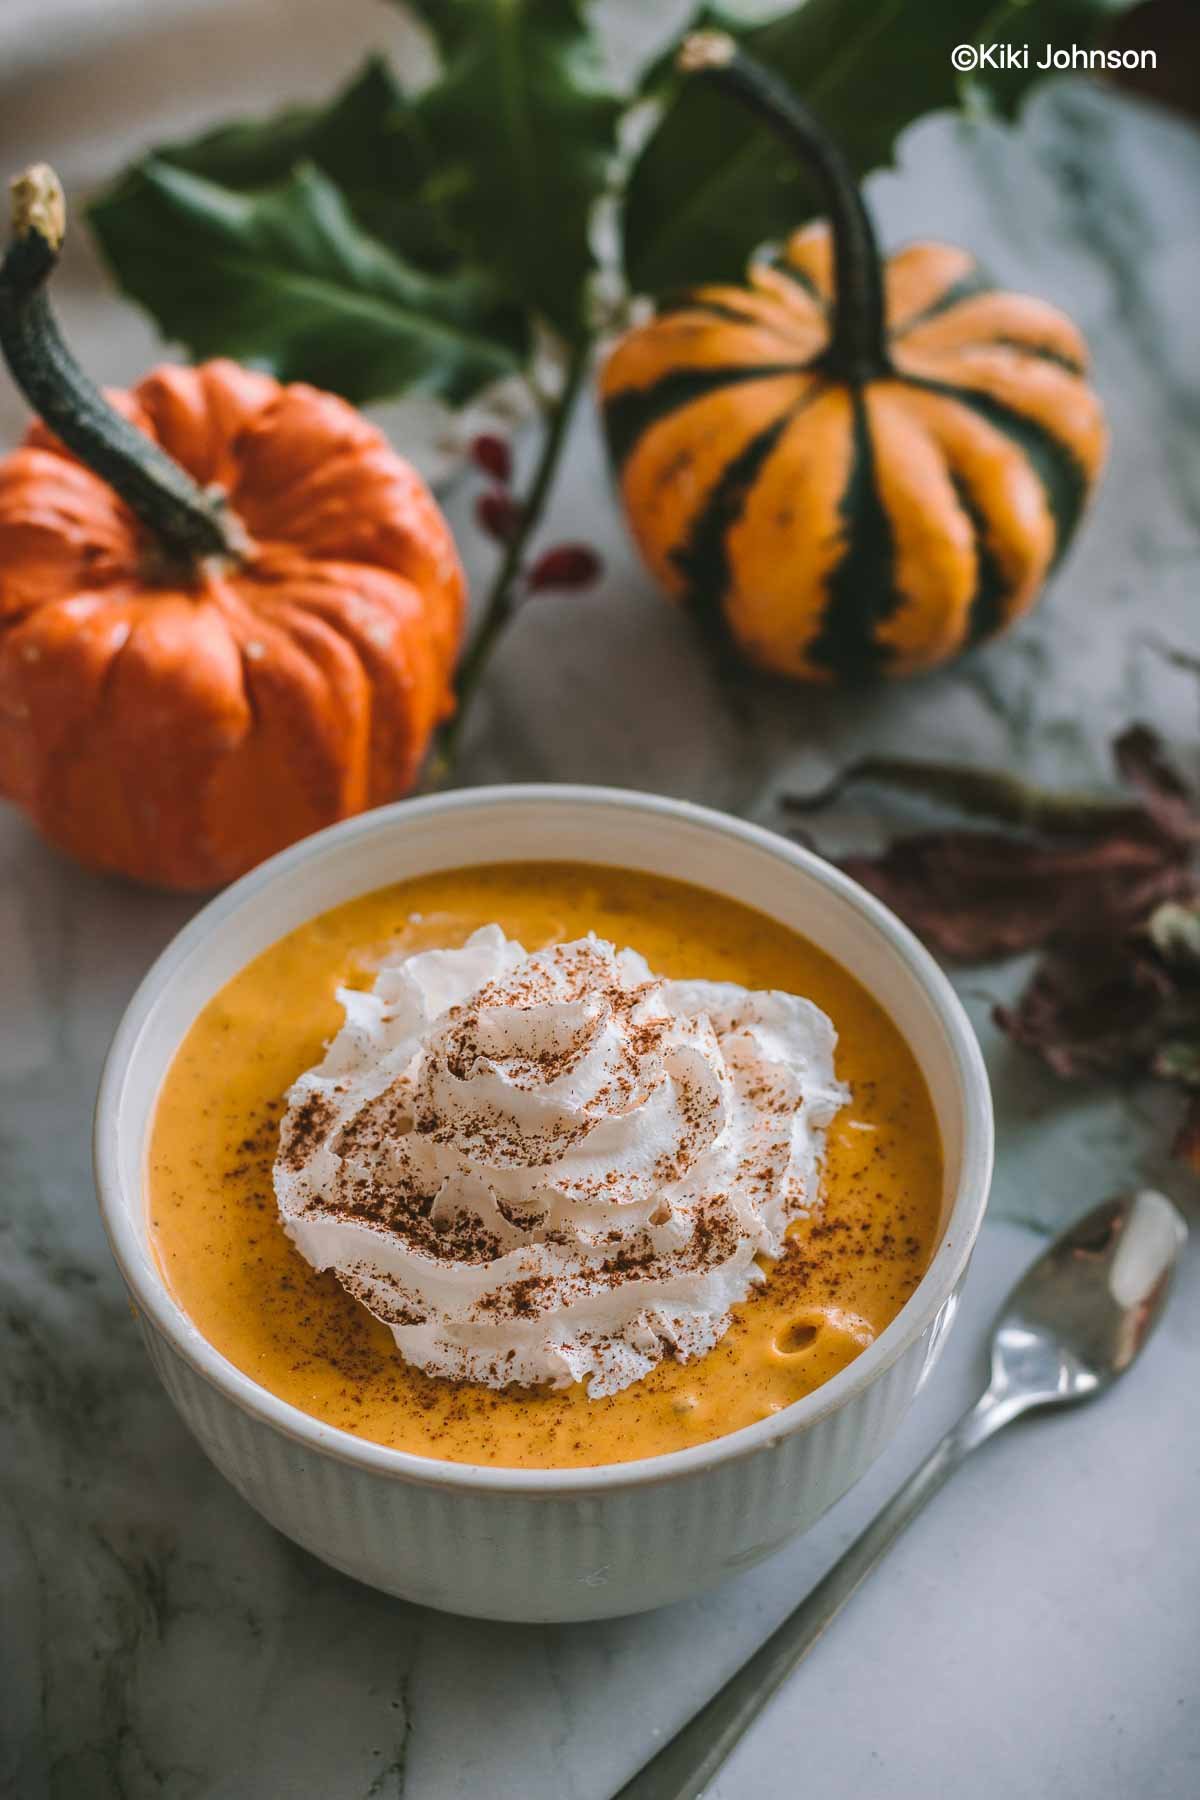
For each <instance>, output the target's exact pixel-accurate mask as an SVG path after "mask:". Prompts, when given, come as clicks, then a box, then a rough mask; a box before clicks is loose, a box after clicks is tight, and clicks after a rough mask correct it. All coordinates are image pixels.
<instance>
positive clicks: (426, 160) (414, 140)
mask: <svg viewBox="0 0 1200 1800" xmlns="http://www.w3.org/2000/svg"><path fill="white" fill-rule="evenodd" d="M154 159H155V161H156V162H160V163H170V164H171V165H172V167H174V168H177V169H187V170H188V171H189V172H190V173H191V174H193V175H203V176H204V177H205V178H206V180H208V181H216V182H220V184H221V185H222V186H223V187H229V188H234V189H236V190H237V191H238V192H239V193H252V192H254V191H255V190H256V189H258V188H264V187H272V186H275V185H276V184H277V183H279V182H281V181H285V180H286V179H287V177H288V176H289V175H291V174H292V172H293V170H295V169H296V168H297V167H299V165H300V164H301V163H314V164H315V165H316V167H317V168H318V169H320V170H321V172H322V174H324V175H327V176H328V177H329V179H330V180H331V181H334V182H336V183H337V185H338V187H339V188H340V189H341V191H342V197H343V198H344V200H345V201H346V204H347V205H348V206H349V207H350V210H351V211H352V212H353V213H354V216H355V218H356V219H357V220H358V221H359V223H360V224H362V225H364V226H365V227H366V228H367V230H368V231H371V232H373V233H374V234H375V235H376V236H377V237H380V238H382V239H383V241H384V243H385V244H387V245H388V246H389V248H391V249H393V250H396V251H398V252H399V253H400V254H401V255H403V256H408V257H412V258H414V259H415V260H416V261H418V262H420V263H421V264H422V265H423V266H424V267H426V268H444V267H446V266H447V265H448V264H449V263H450V262H451V261H452V260H453V258H454V245H453V241H452V239H451V238H450V236H449V234H448V233H447V232H446V230H445V229H444V225H443V221H442V220H441V218H440V217H439V215H438V214H437V212H436V211H435V209H434V208H432V207H431V206H430V205H429V204H428V203H427V202H426V201H425V199H424V198H423V197H422V190H423V188H424V186H425V184H426V182H427V181H428V180H429V177H430V174H431V170H432V163H431V160H430V148H429V144H428V142H427V141H426V138H425V134H424V132H423V130H422V127H421V123H420V120H419V119H418V117H417V116H416V113H415V110H414V108H413V106H412V104H411V102H410V101H409V99H408V97H407V96H406V95H405V92H404V90H403V88H402V87H401V86H400V84H399V82H398V81H397V80H396V78H395V76H394V75H393V73H392V71H391V69H390V68H389V67H388V65H387V63H386V62H385V61H384V60H383V58H382V57H380V56H370V57H368V58H367V61H366V62H365V63H364V64H363V67H362V68H361V69H360V70H359V72H358V74H357V75H355V76H354V77H353V78H352V80H351V81H349V82H348V83H347V85H346V86H345V87H344V88H342V89H341V91H340V92H339V93H337V94H335V96H334V98H333V99H332V100H331V101H330V102H329V104H328V105H327V106H291V107H287V108H285V109H284V111H282V112H275V113H272V114H271V115H270V116H269V117H267V118H265V119H240V120H237V121H235V122H234V123H233V124H230V125H222V126H220V127H218V129H217V130H215V131H208V132H205V133H204V134H203V135H202V136H201V137H197V138H191V139H188V140H186V141H184V142H180V143H175V144H162V145H160V146H159V147H158V149H156V150H155V152H154ZM124 179H125V180H132V181H133V182H135V183H136V180H137V170H136V169H135V170H134V171H133V172H132V174H131V176H128V177H125V178H124ZM121 185H122V184H121V182H120V181H118V183H117V184H116V187H115V188H114V189H110V190H109V193H108V194H107V195H105V196H104V197H103V198H102V200H101V206H102V207H103V206H104V205H105V204H106V203H107V201H108V200H109V199H110V198H111V197H112V196H113V195H114V194H116V193H118V192H119V191H120V187H121Z"/></svg>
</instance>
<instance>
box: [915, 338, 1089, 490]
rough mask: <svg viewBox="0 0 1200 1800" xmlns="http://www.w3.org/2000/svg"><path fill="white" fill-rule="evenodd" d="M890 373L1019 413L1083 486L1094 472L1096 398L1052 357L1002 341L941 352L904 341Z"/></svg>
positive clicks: (1077, 378) (1083, 382)
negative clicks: (1064, 459) (1073, 466)
mask: <svg viewBox="0 0 1200 1800" xmlns="http://www.w3.org/2000/svg"><path fill="white" fill-rule="evenodd" d="M896 373H897V375H898V376H900V377H901V378H902V379H906V380H913V381H916V382H917V383H919V384H929V383H933V384H934V385H935V386H937V387H942V388H947V387H948V388H953V389H954V390H955V391H956V392H958V393H960V394H962V395H964V396H966V397H968V398H969V399H974V400H979V401H981V402H983V403H984V404H985V405H987V404H990V405H991V406H993V407H994V408H997V409H1003V410H1004V411H1006V412H1009V413H1015V414H1019V415H1020V417H1021V418H1022V419H1023V420H1024V421H1025V422H1026V423H1027V424H1028V425H1029V426H1031V427H1033V428H1034V429H1036V430H1037V431H1039V432H1041V433H1042V434H1043V435H1044V436H1045V437H1046V438H1048V439H1050V440H1051V441H1052V442H1053V443H1054V445H1055V446H1056V447H1057V449H1058V451H1059V452H1060V454H1062V455H1064V456H1068V457H1070V458H1071V459H1072V461H1073V462H1074V463H1075V464H1076V465H1077V467H1078V469H1079V471H1080V474H1081V476H1082V479H1083V482H1084V485H1085V486H1086V485H1087V484H1088V483H1090V482H1092V481H1094V480H1095V478H1096V476H1097V475H1098V474H1099V473H1100V469H1101V466H1102V464H1103V461H1104V455H1105V451H1106V449H1107V442H1108V438H1107V432H1106V429H1105V426H1104V420H1103V415H1102V413H1101V411H1100V403H1099V401H1098V400H1097V399H1096V396H1095V394H1094V393H1093V392H1092V390H1091V388H1089V387H1088V385H1087V383H1086V382H1085V381H1083V380H1081V379H1080V377H1079V376H1077V375H1073V374H1071V373H1070V371H1068V370H1066V369H1063V368H1060V367H1059V366H1058V364H1057V363H1053V362H1047V361H1045V360H1044V359H1043V358H1041V357H1037V356H1031V355H1028V354H1026V353H1025V351H1024V350H1023V349H1021V348H1019V347H1016V346H1011V345H1005V344H994V343H993V344H976V345H970V346H963V347H962V348H961V349H957V350H955V351H954V352H952V353H951V352H947V353H946V354H945V355H943V356H933V355H918V354H917V353H916V352H914V351H912V350H910V349H909V348H908V347H907V346H906V347H905V348H904V350H903V352H902V354H898V355H897V358H896Z"/></svg>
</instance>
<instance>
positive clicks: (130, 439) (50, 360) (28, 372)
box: [0, 163, 245, 565]
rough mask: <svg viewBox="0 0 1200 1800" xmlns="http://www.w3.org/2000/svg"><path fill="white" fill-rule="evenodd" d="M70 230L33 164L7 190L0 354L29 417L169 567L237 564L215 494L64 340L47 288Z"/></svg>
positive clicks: (232, 530) (49, 184)
mask: <svg viewBox="0 0 1200 1800" xmlns="http://www.w3.org/2000/svg"><path fill="white" fill-rule="evenodd" d="M65 226H66V210H65V206H64V202H63V193H62V187H61V185H60V183H59V180H58V177H57V175H56V174H55V173H54V171H53V169H51V168H48V167H47V166H46V164H44V163H39V164H35V165H34V167H32V168H30V169H27V170H26V171H25V173H24V174H23V175H20V176H18V177H17V179H16V180H15V181H14V182H13V184H12V235H11V238H10V241H9V245H8V249H7V251H6V253H5V256H4V259H3V262H0V350H2V351H3V353H4V359H5V361H6V362H7V364H8V367H9V369H10V371H11V373H12V377H13V380H14V381H15V382H16V384H17V386H18V387H19V388H20V390H21V392H22V394H24V396H25V398H26V400H28V402H29V404H30V406H31V407H32V408H33V410H34V412H35V413H37V414H38V416H39V417H40V418H41V419H42V420H43V421H44V423H45V424H46V425H47V426H49V428H50V430H51V431H53V432H54V433H55V435H56V436H57V437H58V438H60V439H61V440H62V442H63V443H64V444H65V445H66V446H67V448H68V449H69V450H72V451H74V453H75V455H76V456H78V457H79V459H80V461H81V462H83V463H85V464H86V465H87V467H88V468H89V469H91V470H92V472H93V474H96V475H99V476H100V477H101V479H102V480H103V481H106V482H107V483H108V485H109V486H110V487H111V488H112V489H113V490H114V491H115V492H116V493H117V494H119V495H120V497H121V499H122V500H124V502H125V504H126V505H127V506H128V507H129V508H130V510H131V511H132V512H133V513H135V514H136V515H137V517H138V518H139V519H140V520H141V522H142V524H143V525H144V526H145V527H146V528H147V530H148V531H149V532H150V533H151V536H152V537H153V538H154V540H155V542H156V544H157V545H158V547H159V548H160V549H161V550H162V551H163V552H164V553H165V554H166V556H167V557H168V558H169V559H170V560H171V561H172V562H178V563H181V564H185V565H192V564H195V563H196V562H198V561H200V560H201V559H202V558H204V557H209V556H220V557H226V558H234V559H236V558H237V557H238V556H239V555H240V554H241V553H242V552H243V551H244V549H245V541H244V538H243V535H242V533H241V530H240V527H239V526H238V523H237V520H236V519H234V518H233V517H232V515H231V514H230V513H228V512H227V511H226V509H225V507H224V504H223V501H222V499H221V497H220V495H219V494H216V493H206V492H205V491H204V490H203V489H202V488H201V487H199V486H198V485H197V483H196V482H195V481H193V480H192V477H191V476H190V475H189V474H188V473H187V472H186V470H184V469H182V468H181V467H180V466H179V464H178V463H177V462H175V461H174V460H173V459H172V458H171V457H169V456H168V455H167V454H166V452H165V451H164V450H161V449H160V448H159V446H158V445H157V444H155V443H154V442H153V441H152V440H151V439H150V438H148V437H147V436H146V434H145V433H144V432H141V431H139V430H138V429H137V428H136V426H134V425H131V424H130V423H129V421H128V419H124V418H122V416H121V414H120V413H119V412H117V411H115V409H114V408H113V407H111V406H110V405H109V403H108V401H107V400H106V399H105V398H104V396H103V394H101V392H100V390H99V388H97V387H96V385H95V383H94V382H93V381H92V380H91V379H90V378H89V377H88V376H87V375H85V374H84V372H83V370H82V369H81V368H80V366H79V364H78V363H77V362H76V361H75V358H74V357H73V356H72V354H71V352H70V350H68V348H67V346H66V344H65V343H64V342H63V340H62V337H61V335H60V333H59V329H58V324H57V322H56V320H55V318H54V314H53V312H52V311H51V308H50V302H49V299H48V298H47V295H46V292H45V287H46V282H47V281H48V279H49V277H50V275H51V274H52V273H53V271H54V269H55V267H56V266H57V263H58V258H59V253H60V251H61V249H62V241H63V236H64V233H65Z"/></svg>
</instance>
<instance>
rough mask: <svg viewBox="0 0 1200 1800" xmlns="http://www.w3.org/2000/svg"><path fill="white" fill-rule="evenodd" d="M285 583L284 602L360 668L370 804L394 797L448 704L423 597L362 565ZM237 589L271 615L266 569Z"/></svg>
mask: <svg viewBox="0 0 1200 1800" xmlns="http://www.w3.org/2000/svg"><path fill="white" fill-rule="evenodd" d="M285 581H286V586H285V591H286V594H287V604H288V605H289V606H294V607H297V608H299V609H301V610H302V611H304V612H307V613H311V614H313V615H314V616H316V617H318V618H321V619H324V620H325V621H326V622H327V623H329V624H330V625H331V626H333V627H334V629H336V630H337V631H339V632H340V633H341V634H342V635H343V636H344V638H345V639H346V641H347V643H349V644H350V645H351V646H352V648H353V650H354V652H355V654H356V655H357V657H358V659H359V661H360V663H361V665H362V667H363V669H364V670H365V672H366V675H367V677H368V679H369V681H370V682H371V684H372V692H373V703H372V709H371V746H370V757H369V774H370V783H371V786H370V800H369V804H371V805H378V804H379V803H381V802H382V801H385V800H391V799H394V798H395V797H396V795H397V794H398V793H400V792H402V791H403V790H404V788H405V787H407V785H408V784H409V783H410V782H411V781H412V779H413V777H414V776H415V774H416V768H417V762H418V760H419V752H420V746H421V745H423V744H424V743H425V742H426V741H427V740H428V737H429V734H430V732H431V731H432V730H433V728H434V726H435V725H436V724H437V723H438V721H439V719H440V718H441V717H443V716H444V714H445V710H446V704H447V702H446V698H445V697H444V695H443V690H442V688H441V686H440V685H439V679H438V677H439V669H438V667H437V662H436V656H435V652H434V648H433V646H432V644H431V643H430V641H429V635H428V632H427V631H426V630H425V629H424V610H423V600H422V596H421V593H420V591H419V590H418V589H417V588H415V587H414V586H413V585H412V583H411V582H408V581H406V580H405V579H404V577H403V576H400V575H393V574H392V573H391V572H390V571H386V570H382V569H375V568H370V567H368V566H367V565H366V564H362V563H341V564H338V563H325V564H321V565H319V566H318V565H313V566H312V567H311V568H309V569H308V570H307V571H306V572H305V574H304V575H303V576H302V577H297V576H296V575H295V574H293V573H291V572H289V573H288V574H287V575H286V578H285ZM239 586H240V587H241V589H242V590H243V592H245V593H247V594H248V598H249V602H250V604H251V605H252V606H253V607H254V608H255V609H256V610H259V609H262V610H265V611H267V612H269V611H270V610H271V608H272V606H273V605H274V592H273V585H272V583H271V581H270V579H269V578H268V575H267V571H266V570H264V569H263V568H262V567H259V568H256V569H255V570H254V571H253V572H251V573H250V574H243V575H242V576H241V577H240V578H239Z"/></svg>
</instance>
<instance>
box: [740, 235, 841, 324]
mask: <svg viewBox="0 0 1200 1800" xmlns="http://www.w3.org/2000/svg"><path fill="white" fill-rule="evenodd" d="M833 258H834V250H833V233H832V232H831V231H830V229H829V227H828V225H826V224H825V222H824V220H821V219H817V220H813V221H812V222H811V223H810V224H808V225H801V226H800V228H799V230H797V231H793V232H789V234H788V237H787V239H786V240H785V242H784V245H783V249H782V251H781V252H780V254H779V255H778V256H777V257H776V259H775V262H774V267H775V268H777V269H779V270H780V271H781V272H783V273H784V274H786V273H788V271H791V272H792V273H793V275H795V276H796V277H798V278H799V279H800V281H801V282H802V283H803V285H804V286H805V287H807V289H808V291H809V293H810V294H812V295H814V296H816V297H817V298H818V299H820V300H821V301H823V302H824V303H825V304H826V306H828V305H829V303H830V302H832V300H833V298H834V277H833ZM753 273H754V271H753V266H752V267H751V279H753Z"/></svg>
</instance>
